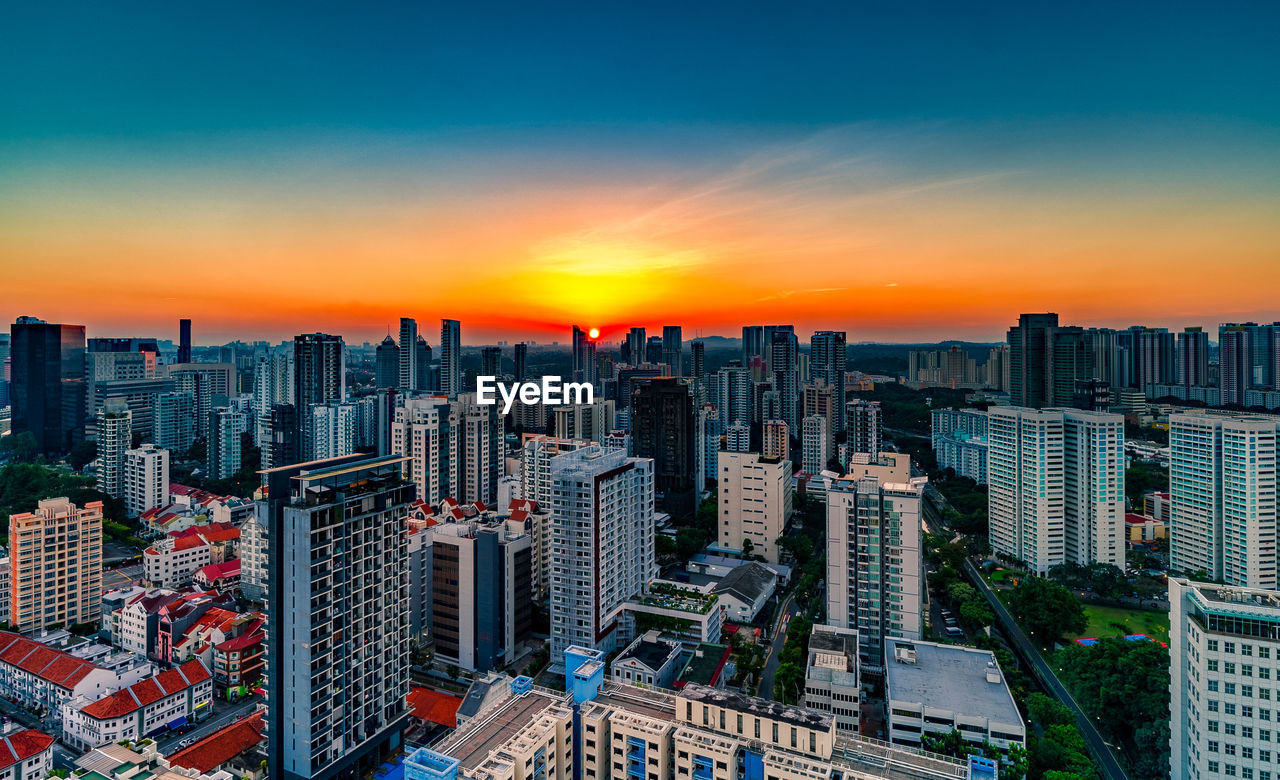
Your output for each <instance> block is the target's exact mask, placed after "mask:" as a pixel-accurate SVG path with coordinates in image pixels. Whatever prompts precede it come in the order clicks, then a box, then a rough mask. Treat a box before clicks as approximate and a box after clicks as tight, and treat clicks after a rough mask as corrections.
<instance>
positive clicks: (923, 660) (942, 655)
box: [885, 639, 1022, 724]
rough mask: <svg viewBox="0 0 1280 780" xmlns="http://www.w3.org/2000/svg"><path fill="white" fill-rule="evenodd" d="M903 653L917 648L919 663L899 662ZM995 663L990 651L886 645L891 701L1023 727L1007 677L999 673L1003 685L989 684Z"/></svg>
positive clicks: (888, 642)
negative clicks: (989, 671) (990, 665)
mask: <svg viewBox="0 0 1280 780" xmlns="http://www.w3.org/2000/svg"><path fill="white" fill-rule="evenodd" d="M899 647H914V648H915V651H916V662H915V663H914V664H911V663H902V662H899V661H897V660H896V656H897V648H899ZM994 661H995V656H994V655H992V654H991V653H990V652H989V651H987V650H978V649H976V648H972V647H961V646H959V645H938V644H934V643H932V642H919V641H913V640H905V639H886V640H885V667H886V672H885V675H886V683H887V685H888V690H887V692H886V696H887V698H888V699H889V700H890V701H901V702H918V703H920V704H922V705H924V706H925V707H932V708H935V709H939V710H949V711H951V712H955V713H959V714H963V715H975V716H980V717H985V718H988V719H990V720H994V721H997V722H999V723H1009V724H1014V723H1022V717H1021V716H1020V715H1019V714H1018V708H1017V706H1016V705H1015V704H1014V703H1013V695H1012V694H1010V693H1009V686H1008V684H1007V682H1006V681H1005V678H1004V671H1003V670H1001V672H1000V681H999V682H987V664H988V663H992V662H994Z"/></svg>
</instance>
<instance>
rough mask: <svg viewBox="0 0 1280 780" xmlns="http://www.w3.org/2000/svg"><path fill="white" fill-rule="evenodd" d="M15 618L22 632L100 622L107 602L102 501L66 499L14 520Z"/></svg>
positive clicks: (11, 531)
mask: <svg viewBox="0 0 1280 780" xmlns="http://www.w3.org/2000/svg"><path fill="white" fill-rule="evenodd" d="M9 550H10V561H11V563H12V572H11V581H12V590H11V592H10V596H11V598H10V602H9V617H10V624H11V625H12V626H13V627H14V628H15V629H17V630H18V631H35V630H38V629H42V628H45V627H46V626H50V625H53V624H54V623H58V624H61V625H64V626H72V625H78V624H83V623H96V622H97V620H98V615H99V612H100V610H101V603H102V502H101V501H90V502H89V503H87V504H85V505H84V506H83V507H77V506H76V505H75V504H73V503H71V502H70V501H68V500H67V499H65V498H49V499H45V500H43V501H40V502H39V504H38V505H37V508H36V511H34V512H24V513H22V514H18V515H10V516H9Z"/></svg>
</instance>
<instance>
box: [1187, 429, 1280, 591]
mask: <svg viewBox="0 0 1280 780" xmlns="http://www.w3.org/2000/svg"><path fill="white" fill-rule="evenodd" d="M1276 437H1277V421H1276V418H1273V417H1263V416H1249V415H1241V414H1216V413H1212V412H1182V413H1178V414H1171V415H1169V501H1170V508H1169V513H1170V514H1169V565H1170V568H1171V569H1172V570H1174V571H1179V572H1184V573H1188V574H1192V573H1196V572H1201V573H1202V574H1203V576H1207V577H1208V578H1211V579H1221V580H1223V581H1224V582H1226V583H1227V584H1228V585H1236V586H1241V587H1250V588H1271V589H1274V588H1275V587H1276V586H1277V574H1276V520H1277V517H1276V455H1277V453H1276Z"/></svg>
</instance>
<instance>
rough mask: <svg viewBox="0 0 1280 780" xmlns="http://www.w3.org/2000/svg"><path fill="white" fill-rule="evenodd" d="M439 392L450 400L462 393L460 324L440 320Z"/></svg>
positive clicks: (453, 321) (455, 321)
mask: <svg viewBox="0 0 1280 780" xmlns="http://www.w3.org/2000/svg"><path fill="white" fill-rule="evenodd" d="M440 392H442V393H444V394H445V395H446V396H448V397H450V398H452V397H454V396H455V395H457V394H458V393H460V392H462V323H460V322H458V321H457V320H444V319H442V320H440Z"/></svg>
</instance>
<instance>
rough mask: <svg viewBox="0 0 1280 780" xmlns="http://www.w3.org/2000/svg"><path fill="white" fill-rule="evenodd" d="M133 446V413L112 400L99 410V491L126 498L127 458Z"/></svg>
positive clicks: (119, 402)
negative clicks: (125, 468) (125, 476)
mask: <svg viewBox="0 0 1280 780" xmlns="http://www.w3.org/2000/svg"><path fill="white" fill-rule="evenodd" d="M132 446H133V413H132V412H130V411H129V407H128V406H127V405H126V404H125V403H124V401H122V400H120V399H117V398H112V399H110V400H109V401H107V402H106V403H105V404H103V406H102V408H101V409H99V410H98V459H97V469H98V490H101V491H102V492H103V493H106V494H107V495H109V496H111V497H112V498H124V484H125V482H124V454H125V453H126V452H128V451H129V448H130V447H132Z"/></svg>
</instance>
